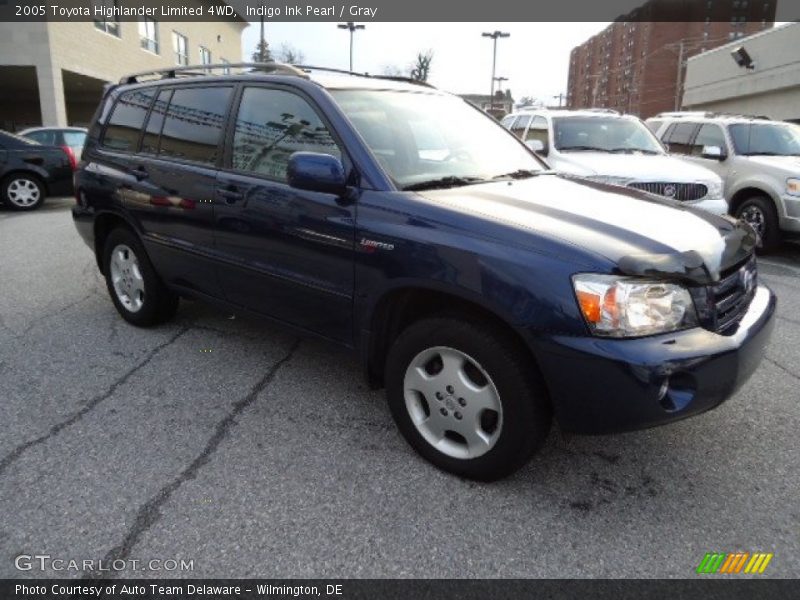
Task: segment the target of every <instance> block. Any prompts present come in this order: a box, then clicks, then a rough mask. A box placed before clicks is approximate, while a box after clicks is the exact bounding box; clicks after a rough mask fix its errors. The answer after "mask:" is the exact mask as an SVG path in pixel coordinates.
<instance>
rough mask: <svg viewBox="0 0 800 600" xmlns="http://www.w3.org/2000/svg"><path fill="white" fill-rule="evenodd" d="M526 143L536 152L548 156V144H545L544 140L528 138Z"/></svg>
mask: <svg viewBox="0 0 800 600" xmlns="http://www.w3.org/2000/svg"><path fill="white" fill-rule="evenodd" d="M525 145H526V146H527V147H528V148H530V149H531V150H533V151H534V152H536V154H542V155H544V156H547V146H545V145H544V142H543V141H542V140H528V141H527V142H525Z"/></svg>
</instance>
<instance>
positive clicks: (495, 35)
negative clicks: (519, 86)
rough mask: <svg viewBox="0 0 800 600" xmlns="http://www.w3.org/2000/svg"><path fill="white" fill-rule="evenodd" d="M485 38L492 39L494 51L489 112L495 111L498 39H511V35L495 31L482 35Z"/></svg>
mask: <svg viewBox="0 0 800 600" xmlns="http://www.w3.org/2000/svg"><path fill="white" fill-rule="evenodd" d="M481 35H482V36H483V37H488V38H492V41H493V49H492V86H491V88H490V89H491V91H490V92H489V110H494V82H495V75H494V74H495V69H496V67H497V38H507V37H510V36H511V34H510V33H505V32H502V31H493V32H491V33H486V32H484V33H482V34H481Z"/></svg>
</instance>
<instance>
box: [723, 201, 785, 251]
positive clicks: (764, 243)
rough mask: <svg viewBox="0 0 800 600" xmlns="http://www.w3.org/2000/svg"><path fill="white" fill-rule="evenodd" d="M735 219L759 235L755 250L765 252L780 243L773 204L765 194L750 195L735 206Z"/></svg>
mask: <svg viewBox="0 0 800 600" xmlns="http://www.w3.org/2000/svg"><path fill="white" fill-rule="evenodd" d="M734 216H735V217H736V218H737V219H741V220H742V221H744V222H745V223H747V224H748V225H750V226H751V227H752V228H753V229H755V230H756V233H758V236H759V245H758V247H757V251H758V252H759V254H767V253H769V252H772V251H773V250H775V249H776V248H777V247H778V246H779V245H780V243H781V232H780V227H779V224H778V223H779V222H778V213H777V211H776V210H775V204H773V202H772V200H770V199H769V198H767V197H766V196H751V197H750V198H747V199H746V200H745V201H744V202H742V203H741V204H740V205H739V206H738V207H737V208H736V214H735V215H734Z"/></svg>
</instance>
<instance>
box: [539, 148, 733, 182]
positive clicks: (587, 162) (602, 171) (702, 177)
mask: <svg viewBox="0 0 800 600" xmlns="http://www.w3.org/2000/svg"><path fill="white" fill-rule="evenodd" d="M548 162H549V163H550V165H551V166H552V167H553V168H554V169H556V170H557V171H563V172H565V173H571V174H574V175H581V176H584V177H586V176H592V175H600V176H608V177H622V178H625V179H630V180H631V181H669V182H674V183H695V182H708V181H717V182H719V181H720V178H719V175H717V174H716V173H714V172H713V171H711V170H710V169H706V168H705V167H702V166H700V165H695V164H692V163H690V162H687V161H683V160H680V159H677V158H675V157H673V156H668V155H666V154H610V153H608V152H567V153H563V154H558V155H553V156H551V157H548Z"/></svg>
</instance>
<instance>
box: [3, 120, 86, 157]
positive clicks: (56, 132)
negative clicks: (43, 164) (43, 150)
mask: <svg viewBox="0 0 800 600" xmlns="http://www.w3.org/2000/svg"><path fill="white" fill-rule="evenodd" d="M88 131H89V130H88V129H86V128H85V127H31V128H29V129H24V130H22V131H20V132H19V135H21V136H22V137H26V138H28V139H29V140H33V141H34V142H39V143H40V144H46V145H48V146H58V147H60V148H63V149H64V151H65V152H67V153H68V154H69V153H70V152H71V153H72V154H73V156H74V157H75V160H80V159H81V153H82V152H83V144H84V142H85V141H86V134H87V132H88Z"/></svg>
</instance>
